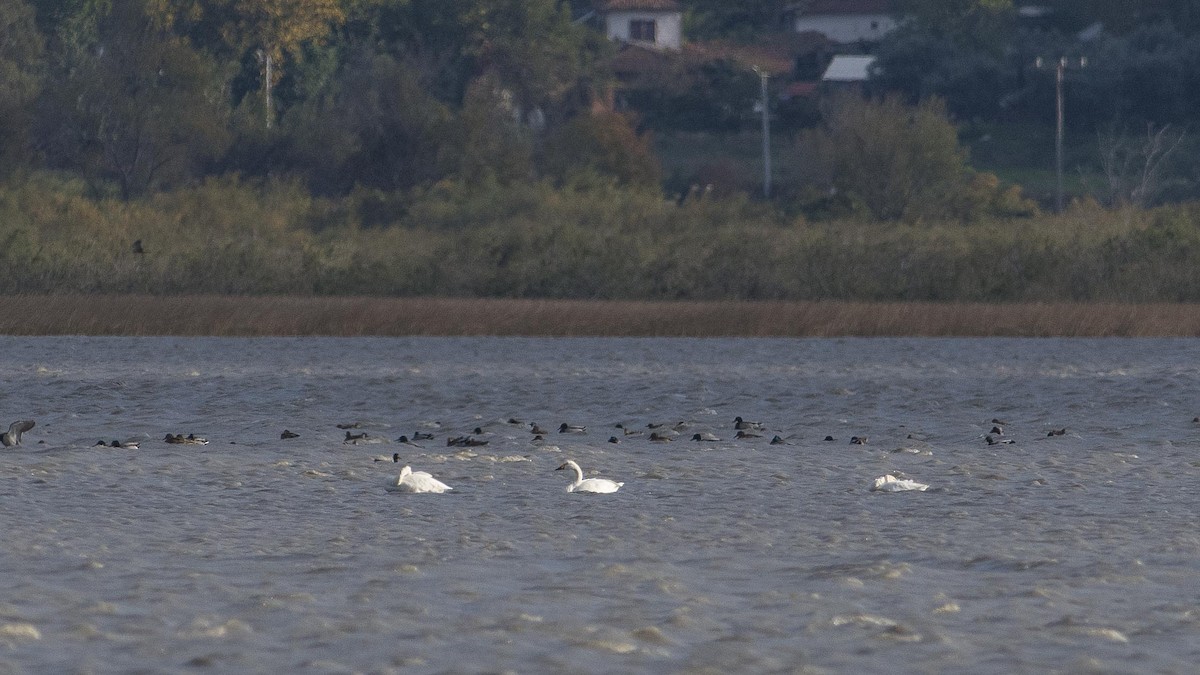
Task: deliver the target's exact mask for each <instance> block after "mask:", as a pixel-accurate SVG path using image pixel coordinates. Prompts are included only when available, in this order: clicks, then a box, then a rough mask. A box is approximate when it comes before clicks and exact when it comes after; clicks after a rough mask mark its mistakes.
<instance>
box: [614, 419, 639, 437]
mask: <svg viewBox="0 0 1200 675" xmlns="http://www.w3.org/2000/svg"><path fill="white" fill-rule="evenodd" d="M617 428H618V429H620V430H621V432H622V433H623V434H624V435H626V436H641V435H642V432H641V431H640V430H639V429H630V428H629V427H627V426H625V425H624V424H621V423H620V422H618V423H617Z"/></svg>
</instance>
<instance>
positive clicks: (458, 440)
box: [446, 436, 488, 448]
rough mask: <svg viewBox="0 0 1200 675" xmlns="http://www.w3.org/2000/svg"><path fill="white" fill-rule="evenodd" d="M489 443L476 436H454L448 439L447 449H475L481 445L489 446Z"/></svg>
mask: <svg viewBox="0 0 1200 675" xmlns="http://www.w3.org/2000/svg"><path fill="white" fill-rule="evenodd" d="M487 444H488V442H487V441H486V440H485V439H482V438H475V437H474V436H452V437H450V438H447V439H446V447H448V448H475V447H479V446H481V445H487Z"/></svg>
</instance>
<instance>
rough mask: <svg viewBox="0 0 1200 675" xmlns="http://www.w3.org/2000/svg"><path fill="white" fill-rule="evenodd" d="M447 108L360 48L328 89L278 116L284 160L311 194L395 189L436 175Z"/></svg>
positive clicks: (407, 73) (406, 74)
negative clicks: (307, 179)
mask: <svg viewBox="0 0 1200 675" xmlns="http://www.w3.org/2000/svg"><path fill="white" fill-rule="evenodd" d="M449 118H450V113H449V111H448V110H447V108H446V107H445V106H443V105H441V104H440V103H438V102H437V101H435V100H433V98H432V97H430V96H429V94H428V93H427V92H425V91H424V89H423V88H422V87H421V85H420V82H418V81H417V77H416V73H415V72H414V70H413V69H412V68H411V67H409V66H408V65H407V64H405V63H401V62H398V61H396V60H395V59H394V58H392V57H391V56H389V55H386V54H377V53H374V52H373V51H371V50H363V51H361V52H360V53H358V54H356V55H355V56H354V57H352V58H351V59H349V60H348V61H347V62H346V63H345V65H344V68H343V71H342V72H340V73H339V74H338V77H337V78H336V79H334V80H333V82H332V84H331V88H330V90H329V91H327V92H323V93H322V94H321V95H319V96H317V97H316V98H314V99H313V100H310V101H306V102H303V103H301V104H299V105H297V106H295V107H293V108H292V109H291V110H289V111H288V113H287V114H286V115H285V116H284V118H283V123H282V125H281V126H282V128H283V129H284V131H285V136H286V145H287V159H288V160H290V161H291V162H292V164H293V168H294V169H295V170H296V171H297V172H300V173H303V174H306V175H308V176H309V177H310V185H311V186H312V189H313V190H314V191H318V192H345V191H348V190H350V189H351V188H353V187H355V186H356V185H361V186H365V187H370V188H375V189H380V190H402V189H408V188H411V187H413V186H415V185H418V184H421V183H425V182H432V181H434V180H436V179H437V178H439V177H440V174H439V171H438V162H437V159H438V150H439V148H440V146H441V144H442V141H443V140H444V137H445V135H446V127H447V125H448V123H449Z"/></svg>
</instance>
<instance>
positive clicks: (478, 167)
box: [440, 75, 533, 185]
mask: <svg viewBox="0 0 1200 675" xmlns="http://www.w3.org/2000/svg"><path fill="white" fill-rule="evenodd" d="M518 116H519V108H518V107H517V105H516V102H515V101H514V100H513V96H512V93H511V92H510V91H509V90H508V89H507V88H505V87H504V86H503V85H502V84H501V83H500V81H499V80H498V79H497V78H496V77H495V76H494V75H484V76H482V77H480V78H477V79H476V80H475V81H473V82H472V83H471V84H470V85H469V86H468V87H467V95H466V97H465V99H464V100H463V106H462V110H460V111H459V114H458V117H457V119H456V120H455V121H454V124H453V130H452V132H451V133H450V135H449V138H448V142H447V143H446V144H444V145H443V146H442V148H441V151H442V157H441V160H440V162H441V164H442V165H443V166H445V167H446V170H447V172H448V173H449V174H451V175H453V176H455V177H456V178H458V179H459V180H461V181H463V182H464V183H466V184H468V185H471V184H479V183H482V182H495V183H499V184H506V183H511V182H514V181H519V180H524V179H528V178H529V177H530V176H531V173H532V168H533V167H532V151H533V144H532V139H531V138H530V133H529V130H528V128H527V127H525V126H524V125H522V124H521V123H520V120H519V119H518Z"/></svg>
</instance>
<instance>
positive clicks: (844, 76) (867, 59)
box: [821, 56, 875, 82]
mask: <svg viewBox="0 0 1200 675" xmlns="http://www.w3.org/2000/svg"><path fill="white" fill-rule="evenodd" d="M872 63H875V57H874V56H835V57H833V60H832V61H830V62H829V67H828V68H826V69H825V74H824V75H822V76H821V81H823V82H864V81H866V79H867V77H868V76H869V75H870V73H869V69H870V67H871V64H872Z"/></svg>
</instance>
